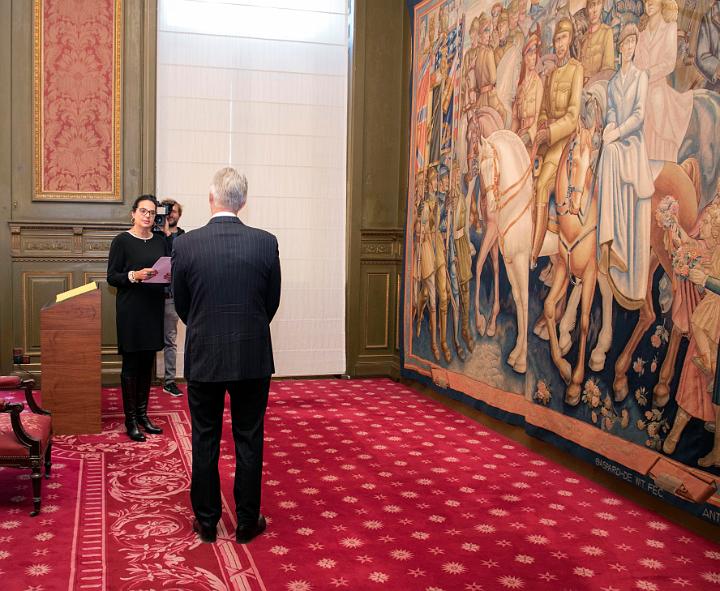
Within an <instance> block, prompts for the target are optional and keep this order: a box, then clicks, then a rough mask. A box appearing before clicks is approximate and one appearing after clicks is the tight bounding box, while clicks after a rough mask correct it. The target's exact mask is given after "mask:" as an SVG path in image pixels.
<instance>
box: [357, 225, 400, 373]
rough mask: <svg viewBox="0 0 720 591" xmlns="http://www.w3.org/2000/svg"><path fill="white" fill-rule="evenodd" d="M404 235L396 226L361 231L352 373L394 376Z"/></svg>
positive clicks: (396, 360) (397, 365)
mask: <svg viewBox="0 0 720 591" xmlns="http://www.w3.org/2000/svg"><path fill="white" fill-rule="evenodd" d="M403 243H404V234H403V231H402V230H401V229H399V228H388V229H385V228H380V229H376V228H373V229H364V230H361V234H360V284H359V287H360V291H361V294H360V302H359V303H360V306H359V308H360V310H359V325H358V328H360V330H361V332H360V336H361V339H360V343H359V348H358V349H357V356H356V357H355V359H350V362H349V368H350V372H351V373H352V374H353V375H397V373H398V371H399V359H398V355H397V350H398V342H399V341H398V325H397V318H398V302H399V293H400V284H399V283H398V281H399V278H400V277H401V267H402V254H403V251H402V249H403Z"/></svg>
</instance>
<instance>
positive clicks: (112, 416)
mask: <svg viewBox="0 0 720 591" xmlns="http://www.w3.org/2000/svg"><path fill="white" fill-rule="evenodd" d="M272 390H273V391H272V394H271V403H270V408H269V411H268V417H267V421H266V435H267V445H266V458H265V459H266V469H265V481H264V497H263V512H264V513H265V514H266V516H267V517H268V523H269V525H268V531H267V532H266V534H265V535H263V536H262V537H260V538H258V539H257V540H256V541H254V542H253V543H252V544H250V545H247V546H240V545H238V544H236V543H235V542H234V541H233V540H234V537H233V535H232V532H233V530H234V516H233V515H232V511H231V507H232V485H231V468H230V466H231V465H232V445H231V444H230V443H229V441H228V437H229V436H230V430H229V429H226V433H225V435H226V437H225V439H224V441H223V451H222V459H221V461H222V463H223V466H224V469H225V474H224V481H223V491H224V504H225V513H224V515H223V520H222V521H221V525H220V536H219V539H218V542H217V543H216V544H214V545H208V544H201V543H199V542H198V541H197V540H196V537H195V535H194V534H193V533H192V530H191V511H190V504H189V496H188V483H189V455H190V448H189V444H190V438H189V420H188V412H187V402H186V400H185V398H184V397H183V398H179V399H175V398H172V397H170V396H167V395H165V394H162V392H160V391H159V390H157V391H156V392H155V394H154V397H153V401H152V402H151V410H152V413H151V414H153V415H154V417H155V418H156V419H157V422H159V423H162V425H163V426H164V427H165V434H164V435H162V436H156V437H150V438H149V441H148V442H147V443H145V444H138V443H133V442H131V441H129V440H128V439H127V437H125V436H124V435H123V434H122V432H121V430H122V416H121V413H120V400H119V393H118V391H117V390H116V389H107V390H105V403H104V409H105V412H104V417H105V418H104V434H103V435H101V436H82V437H58V438H56V446H55V453H54V464H53V477H52V478H51V479H50V480H49V481H44V483H43V484H44V489H43V511H42V514H41V515H39V516H38V517H36V518H31V517H29V512H30V505H31V499H30V484H29V482H28V477H27V475H25V474H22V473H21V472H20V471H17V470H10V469H5V470H2V471H0V574H1V575H2V587H3V589H8V590H13V591H14V590H19V591H50V590H55V589H57V590H60V589H62V590H68V591H73V590H77V591H93V590H104V589H112V590H126V589H127V590H131V589H132V590H150V589H157V590H161V589H162V590H166V589H169V590H195V589H198V590H213V591H219V590H224V589H232V590H235V589H237V590H244V591H251V590H259V589H267V590H271V591H275V590H277V591H320V590H325V589H347V590H366V589H369V590H379V591H381V590H387V591H390V590H393V591H395V590H413V591H415V590H418V591H454V590H458V591H493V590H496V589H498V590H504V589H524V590H534V589H538V590H552V591H564V590H567V591H570V590H589V589H598V590H607V591H612V590H616V591H620V590H637V589H640V590H651V591H654V590H676V589H688V590H698V589H720V546H717V545H713V544H711V543H709V542H708V541H706V540H704V539H703V538H700V537H698V536H696V535H693V534H692V533H689V532H687V531H684V530H683V529H681V528H679V527H677V526H675V525H673V524H671V523H670V522H668V521H666V520H664V519H663V518H661V517H659V516H657V515H655V514H653V513H651V512H649V511H647V510H645V509H643V508H641V507H639V506H637V505H635V504H633V503H631V502H629V501H627V500H624V499H622V498H619V497H617V496H616V495H614V494H613V493H610V492H608V491H607V490H605V489H603V488H602V487H600V486H598V485H596V484H594V483H592V482H590V481H588V480H586V479H584V478H581V477H579V476H577V475H575V474H573V473H572V472H570V471H569V470H567V469H565V468H563V467H562V466H559V465H554V464H551V463H549V462H548V461H547V460H544V459H543V458H542V457H541V456H539V455H537V454H534V453H532V452H529V451H527V450H525V449H524V448H522V447H520V446H518V445H517V444H515V443H513V442H512V441H510V440H509V439H506V438H504V437H502V436H500V435H497V434H495V433H492V432H489V431H487V430H486V429H485V428H484V427H482V426H480V425H478V424H476V423H474V422H473V421H472V420H469V419H467V418H465V417H463V416H461V415H459V414H456V413H454V412H453V411H450V410H448V409H446V408H444V407H443V406H441V405H439V404H438V403H436V402H434V401H432V400H428V399H426V398H425V397H423V396H421V395H419V394H417V393H415V392H413V391H412V390H410V389H409V388H407V387H405V386H402V385H400V384H396V383H394V382H391V381H388V380H356V381H334V380H297V381H283V382H275V383H273V387H272ZM228 532H229V533H228Z"/></svg>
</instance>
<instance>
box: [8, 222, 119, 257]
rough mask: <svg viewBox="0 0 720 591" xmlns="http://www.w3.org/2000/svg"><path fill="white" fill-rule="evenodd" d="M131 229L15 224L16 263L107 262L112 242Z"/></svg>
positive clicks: (12, 251) (13, 247) (12, 226)
mask: <svg viewBox="0 0 720 591" xmlns="http://www.w3.org/2000/svg"><path fill="white" fill-rule="evenodd" d="M127 227H128V226H127V225H121V224H99V223H94V224H78V223H71V222H11V223H10V235H11V239H10V254H11V256H12V259H13V260H20V259H22V260H36V259H43V260H46V261H51V260H68V259H72V260H79V259H84V260H93V259H95V260H97V259H107V255H108V251H109V250H110V243H111V242H112V239H113V238H114V237H115V236H116V235H117V234H118V233H119V232H122V231H123V230H125V229H127Z"/></svg>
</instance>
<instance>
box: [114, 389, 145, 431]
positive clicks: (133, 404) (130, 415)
mask: <svg viewBox="0 0 720 591" xmlns="http://www.w3.org/2000/svg"><path fill="white" fill-rule="evenodd" d="M120 385H121V386H122V399H123V411H124V413H125V427H126V428H127V434H128V436H129V437H130V439H132V440H133V441H145V435H143V434H142V433H141V432H140V429H139V428H138V423H137V418H136V413H137V390H138V388H137V386H138V384H137V378H136V377H135V376H130V377H128V376H121V377H120Z"/></svg>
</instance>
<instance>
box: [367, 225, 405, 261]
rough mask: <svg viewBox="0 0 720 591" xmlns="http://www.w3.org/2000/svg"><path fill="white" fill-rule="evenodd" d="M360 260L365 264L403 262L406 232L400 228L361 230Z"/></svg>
mask: <svg viewBox="0 0 720 591" xmlns="http://www.w3.org/2000/svg"><path fill="white" fill-rule="evenodd" d="M360 234H361V235H360V258H361V260H362V261H363V262H372V261H382V262H384V263H387V262H398V263H399V262H401V261H402V252H403V251H402V249H403V242H404V235H405V234H404V232H403V231H402V230H401V229H400V228H390V229H371V230H361V233H360Z"/></svg>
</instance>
